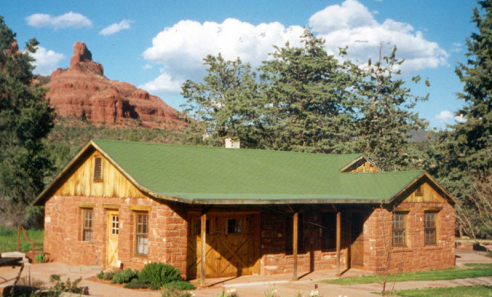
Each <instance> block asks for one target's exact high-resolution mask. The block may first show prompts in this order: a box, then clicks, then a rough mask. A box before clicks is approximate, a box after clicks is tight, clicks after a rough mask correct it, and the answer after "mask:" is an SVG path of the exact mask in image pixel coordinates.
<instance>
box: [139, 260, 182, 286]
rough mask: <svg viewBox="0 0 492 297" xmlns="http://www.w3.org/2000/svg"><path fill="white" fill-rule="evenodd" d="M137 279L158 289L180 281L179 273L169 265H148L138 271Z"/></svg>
mask: <svg viewBox="0 0 492 297" xmlns="http://www.w3.org/2000/svg"><path fill="white" fill-rule="evenodd" d="M138 279H140V280H141V281H142V282H145V283H149V284H150V285H151V286H152V287H155V288H160V287H162V286H163V285H164V284H167V283H170V282H175V281H180V280H181V272H180V271H179V269H177V268H174V267H173V266H172V265H170V264H164V263H149V264H147V265H145V267H144V268H143V269H142V271H140V273H139V274H138Z"/></svg>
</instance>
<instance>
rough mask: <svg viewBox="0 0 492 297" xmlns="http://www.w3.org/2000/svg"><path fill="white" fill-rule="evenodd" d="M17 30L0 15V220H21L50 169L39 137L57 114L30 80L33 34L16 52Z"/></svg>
mask: <svg viewBox="0 0 492 297" xmlns="http://www.w3.org/2000/svg"><path fill="white" fill-rule="evenodd" d="M15 36H16V35H15V33H14V32H12V30H11V29H10V28H9V27H8V26H7V25H6V24H5V22H4V20H3V17H1V16H0V221H1V222H2V223H4V224H7V225H13V224H19V223H21V222H23V219H24V211H25V208H26V206H27V205H28V204H29V203H30V202H31V201H32V200H33V199H34V198H35V196H36V195H37V194H38V193H40V191H42V189H43V187H44V178H45V176H46V175H47V174H48V173H49V170H50V169H51V163H50V161H49V158H48V156H47V155H46V152H45V147H44V145H43V142H42V140H43V138H45V137H46V136H47V134H48V133H49V131H50V130H51V128H52V127H53V121H54V117H55V114H54V112H53V110H52V109H51V108H50V107H49V104H48V102H47V101H46V100H44V94H45V90H44V89H42V88H40V87H34V86H33V74H32V70H33V69H34V66H33V65H32V62H33V58H32V57H31V56H30V54H31V53H34V52H35V51H36V46H37V45H38V42H37V41H36V40H35V39H31V40H30V41H29V42H27V43H26V46H25V49H24V52H19V50H18V47H17V41H16V40H15Z"/></svg>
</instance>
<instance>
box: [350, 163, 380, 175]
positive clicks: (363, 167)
mask: <svg viewBox="0 0 492 297" xmlns="http://www.w3.org/2000/svg"><path fill="white" fill-rule="evenodd" d="M351 172H371V173H377V172H379V169H377V168H376V167H375V166H374V165H372V164H371V163H369V162H368V161H365V162H364V163H363V164H360V165H359V166H358V167H357V168H355V169H353V170H352V171H351Z"/></svg>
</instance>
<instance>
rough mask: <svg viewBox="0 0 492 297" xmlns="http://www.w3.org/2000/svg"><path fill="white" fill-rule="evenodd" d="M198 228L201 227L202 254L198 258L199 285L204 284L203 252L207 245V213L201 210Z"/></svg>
mask: <svg viewBox="0 0 492 297" xmlns="http://www.w3.org/2000/svg"><path fill="white" fill-rule="evenodd" d="M200 229H201V232H200V233H201V236H200V238H201V248H202V254H201V259H200V286H202V287H204V286H205V253H206V247H207V238H206V237H207V214H206V212H205V211H203V210H202V216H201V221H200Z"/></svg>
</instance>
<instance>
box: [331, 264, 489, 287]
mask: <svg viewBox="0 0 492 297" xmlns="http://www.w3.org/2000/svg"><path fill="white" fill-rule="evenodd" d="M466 266H469V267H470V268H468V269H458V268H450V269H443V270H430V271H419V272H409V273H400V274H399V275H398V278H397V279H396V281H398V282H405V281H423V280H450V279H462V278H474V277H484V276H492V264H485V263H480V264H472V263H468V264H467V265H466ZM393 278H394V275H390V276H389V277H388V283H390V282H392V281H393ZM382 280H383V276H381V275H371V276H361V277H346V278H338V279H328V280H323V281H322V282H324V283H328V284H334V285H358V284H371V283H378V282H381V281H382Z"/></svg>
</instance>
